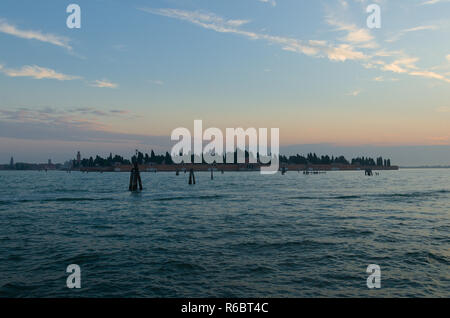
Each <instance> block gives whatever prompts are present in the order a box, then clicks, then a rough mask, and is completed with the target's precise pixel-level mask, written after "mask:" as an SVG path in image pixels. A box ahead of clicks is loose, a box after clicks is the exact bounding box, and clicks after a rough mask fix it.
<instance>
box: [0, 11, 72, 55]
mask: <svg viewBox="0 0 450 318" xmlns="http://www.w3.org/2000/svg"><path fill="white" fill-rule="evenodd" d="M0 32H2V33H5V34H9V35H12V36H15V37H18V38H22V39H27V40H37V41H40V42H45V43H49V44H53V45H56V46H59V47H63V48H65V49H67V50H69V51H71V50H72V47H71V46H70V45H69V42H70V40H69V39H68V38H66V37H63V36H59V35H55V34H51V33H42V32H41V31H34V30H23V29H19V28H18V27H16V26H15V25H12V24H9V23H8V22H6V20H5V19H0Z"/></svg>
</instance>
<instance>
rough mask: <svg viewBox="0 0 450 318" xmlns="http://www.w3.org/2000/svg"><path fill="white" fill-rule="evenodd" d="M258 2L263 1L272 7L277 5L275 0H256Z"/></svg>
mask: <svg viewBox="0 0 450 318" xmlns="http://www.w3.org/2000/svg"><path fill="white" fill-rule="evenodd" d="M258 1H259V2H264V3H268V4H270V5H271V6H272V7H275V6H276V5H277V2H276V1H275V0H258Z"/></svg>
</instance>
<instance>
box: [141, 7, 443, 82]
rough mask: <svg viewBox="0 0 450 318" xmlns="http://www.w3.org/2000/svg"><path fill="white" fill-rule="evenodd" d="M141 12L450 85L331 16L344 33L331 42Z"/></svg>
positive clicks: (193, 15)
mask: <svg viewBox="0 0 450 318" xmlns="http://www.w3.org/2000/svg"><path fill="white" fill-rule="evenodd" d="M140 10H141V11H144V12H148V13H151V14H156V15H160V16H165V17H169V18H174V19H177V20H181V21H186V22H189V23H192V24H195V25H198V26H200V27H202V28H204V29H208V30H213V31H215V32H219V33H229V34H236V35H240V36H243V37H246V38H248V39H250V40H262V41H266V42H268V43H269V44H272V45H279V46H280V47H281V49H283V50H286V51H291V52H295V53H300V54H304V55H307V56H312V57H318V58H321V57H326V58H328V59H329V60H331V61H340V62H344V61H347V60H355V61H360V62H361V64H362V65H363V66H364V67H366V68H375V69H379V70H381V71H385V72H394V73H403V74H409V75H411V76H418V77H422V78H428V79H437V80H441V81H445V82H450V79H448V78H447V77H445V76H444V75H440V74H438V73H435V72H432V71H429V70H425V69H421V68H419V67H418V66H417V65H416V63H417V62H418V61H419V59H418V58H416V57H409V56H407V55H406V54H405V53H403V52H402V51H389V50H386V49H384V48H380V47H379V45H378V43H377V42H376V41H375V39H374V37H373V35H372V34H371V33H370V31H369V30H367V29H364V28H358V27H357V26H356V25H355V24H351V23H344V22H342V20H339V19H336V18H334V16H333V15H332V14H330V15H328V16H327V17H326V22H327V23H328V24H329V25H331V26H333V27H334V29H333V31H334V32H344V34H343V35H342V37H340V38H339V39H338V41H336V43H331V42H329V41H324V40H299V39H296V38H291V37H284V36H276V35H270V34H267V33H260V32H253V31H247V30H245V29H243V28H242V26H243V25H244V24H247V23H248V22H249V21H248V20H230V19H225V18H223V17H220V16H218V15H216V14H213V13H209V12H203V11H202V12H200V11H186V10H180V9H170V8H165V9H153V8H141V9H140ZM431 28H433V27H432V26H422V27H416V28H411V29H407V30H403V32H413V31H417V30H421V29H431Z"/></svg>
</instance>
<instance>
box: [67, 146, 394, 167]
mask: <svg viewBox="0 0 450 318" xmlns="http://www.w3.org/2000/svg"><path fill="white" fill-rule="evenodd" d="M239 152H240V153H241V154H243V155H244V157H245V162H246V163H248V162H250V159H251V158H252V159H253V158H256V160H257V162H259V158H260V154H259V153H256V154H253V153H249V152H248V151H247V150H245V151H242V150H240V149H237V150H236V151H234V153H230V154H229V155H231V156H232V158H234V163H237V158H238V154H239ZM269 156H270V155H269ZM194 159H195V155H194V154H191V160H192V162H193V163H194ZM199 159H200V158H199ZM135 160H136V161H137V163H138V164H167V165H172V164H174V162H173V159H172V156H171V154H170V153H169V152H166V153H165V154H161V155H157V154H155V152H154V151H153V150H151V152H150V155H149V154H148V153H142V152H138V153H137V156H136V155H134V156H133V157H132V158H131V161H130V160H128V159H124V158H123V157H122V156H119V155H114V156H113V155H112V153H110V154H109V156H108V157H107V158H102V157H101V156H98V155H97V156H96V157H95V159H94V158H93V157H90V158H89V159H86V158H84V159H82V160H81V162H80V165H79V166H78V164H77V161H76V160H75V159H74V160H73V167H75V168H80V167H112V166H114V165H129V164H131V163H132V162H134V161H135ZM200 162H203V163H206V162H205V160H204V158H203V156H202V158H201V161H200ZM279 162H280V164H298V165H333V164H340V165H350V164H352V165H360V166H385V167H390V166H391V160H390V159H383V158H382V157H377V158H376V159H375V160H374V159H373V158H369V157H363V156H362V157H357V158H353V159H352V160H351V161H350V162H349V161H348V160H347V159H346V158H345V157H344V156H339V157H335V156H331V157H330V156H329V155H322V156H318V155H317V154H316V153H308V154H307V155H306V156H302V155H299V154H296V155H292V156H289V157H288V156H286V155H279ZM223 163H226V154H223Z"/></svg>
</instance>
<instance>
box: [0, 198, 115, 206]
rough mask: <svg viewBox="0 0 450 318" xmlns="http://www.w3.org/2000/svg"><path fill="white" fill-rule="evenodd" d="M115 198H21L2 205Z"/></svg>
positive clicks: (109, 199) (4, 202)
mask: <svg viewBox="0 0 450 318" xmlns="http://www.w3.org/2000/svg"><path fill="white" fill-rule="evenodd" d="M111 200H114V199H113V198H55V199H21V200H8V201H0V205H11V204H17V203H30V202H79V201H111Z"/></svg>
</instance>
